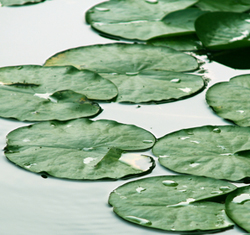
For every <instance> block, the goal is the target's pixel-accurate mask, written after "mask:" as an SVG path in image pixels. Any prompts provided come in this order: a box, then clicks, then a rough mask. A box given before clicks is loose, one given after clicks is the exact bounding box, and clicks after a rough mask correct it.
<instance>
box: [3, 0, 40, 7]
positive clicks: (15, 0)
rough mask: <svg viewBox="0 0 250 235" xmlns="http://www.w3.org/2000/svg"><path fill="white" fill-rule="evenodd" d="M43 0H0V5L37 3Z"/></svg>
mask: <svg viewBox="0 0 250 235" xmlns="http://www.w3.org/2000/svg"><path fill="white" fill-rule="evenodd" d="M43 1H45V0H0V6H1V5H2V6H19V5H24V4H32V3H39V2H43Z"/></svg>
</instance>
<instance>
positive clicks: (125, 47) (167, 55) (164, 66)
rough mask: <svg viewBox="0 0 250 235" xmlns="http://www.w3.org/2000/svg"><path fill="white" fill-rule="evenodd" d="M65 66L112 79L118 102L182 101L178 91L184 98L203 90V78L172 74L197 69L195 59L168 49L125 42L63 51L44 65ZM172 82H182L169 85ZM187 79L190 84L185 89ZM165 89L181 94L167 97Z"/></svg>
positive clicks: (171, 94)
mask: <svg viewBox="0 0 250 235" xmlns="http://www.w3.org/2000/svg"><path fill="white" fill-rule="evenodd" d="M62 65H72V66H75V67H76V68H78V69H90V70H92V71H95V72H97V73H99V74H100V75H101V76H103V77H105V78H107V79H109V80H111V81H112V82H113V83H114V84H115V85H116V86H117V88H118V98H117V101H118V102H133V103H139V102H147V101H150V100H157V101H158V100H169V99H175V98H176V97H179V98H181V95H180V90H178V89H179V88H180V89H184V90H183V91H182V92H181V93H182V95H183V96H182V97H186V96H187V95H188V96H190V95H192V94H195V93H196V92H197V91H198V90H201V89H202V88H203V87H204V82H203V80H202V78H201V77H198V76H196V77H194V76H193V75H192V76H189V75H188V76H187V75H185V76H186V77H187V79H185V78H184V76H183V74H182V73H171V72H172V71H173V72H181V71H188V70H194V69H197V68H198V63H197V61H196V59H195V58H193V57H192V56H189V55H187V54H184V53H181V52H178V51H175V50H173V49H171V48H166V47H156V46H150V45H143V44H122V43H115V44H105V45H93V46H86V47H79V48H75V49H70V50H67V51H64V52H61V53H59V54H56V55H54V56H52V57H51V58H50V59H48V60H47V61H46V64H45V66H62ZM169 71H171V72H169ZM164 77H165V78H164ZM173 79H177V80H178V79H179V81H182V82H183V83H182V82H180V83H179V84H177V83H178V82H173V81H172V82H169V81H171V80H173ZM182 79H183V80H182ZM177 80H174V81H177ZM184 80H186V81H187V83H186V84H187V86H185V87H183V84H185V83H184ZM156 84H157V87H156ZM168 86H169V87H168ZM150 87H151V88H150ZM163 87H164V89H165V88H166V87H168V88H167V89H168V90H172V91H173V90H175V91H178V92H177V95H175V94H173V93H172V92H171V93H170V94H167V92H166V90H165V92H164V93H162V91H161V90H162V88H163ZM186 88H187V89H186ZM156 90H159V92H156ZM171 96H172V97H171ZM149 97H150V98H149Z"/></svg>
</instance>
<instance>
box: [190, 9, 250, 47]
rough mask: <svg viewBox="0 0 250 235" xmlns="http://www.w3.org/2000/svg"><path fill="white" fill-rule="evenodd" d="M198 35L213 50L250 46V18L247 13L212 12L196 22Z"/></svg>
mask: <svg viewBox="0 0 250 235" xmlns="http://www.w3.org/2000/svg"><path fill="white" fill-rule="evenodd" d="M195 29H196V33H197V35H198V37H199V39H200V40H201V42H202V43H203V45H204V46H205V47H206V48H208V49H211V50H222V49H223V50H224V49H234V48H241V47H247V46H250V40H249V39H250V16H249V14H246V13H233V12H210V13H206V14H204V15H202V16H200V17H199V18H198V19H197V20H196V22H195Z"/></svg>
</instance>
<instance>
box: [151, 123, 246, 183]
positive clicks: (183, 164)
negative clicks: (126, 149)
mask: <svg viewBox="0 0 250 235" xmlns="http://www.w3.org/2000/svg"><path fill="white" fill-rule="evenodd" d="M153 153H154V155H156V156H157V157H159V162H160V164H161V165H163V166H165V167H166V168H168V169H170V170H173V171H176V172H179V173H186V174H192V175H200V176H207V177H212V178H216V179H226V180H230V181H239V180H242V179H244V178H247V177H250V157H249V156H250V128H248V127H239V126H202V127H197V128H190V129H183V130H179V131H176V132H173V133H170V134H167V135H166V136H164V137H162V138H160V139H159V140H158V142H157V143H156V144H155V146H154V147H153Z"/></svg>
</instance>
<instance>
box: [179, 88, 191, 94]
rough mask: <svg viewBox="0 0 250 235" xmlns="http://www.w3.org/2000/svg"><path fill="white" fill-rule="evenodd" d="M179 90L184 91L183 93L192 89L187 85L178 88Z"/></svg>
mask: <svg viewBox="0 0 250 235" xmlns="http://www.w3.org/2000/svg"><path fill="white" fill-rule="evenodd" d="M178 89H179V90H181V91H183V92H185V93H189V92H190V91H191V90H192V89H191V88H189V87H186V88H178Z"/></svg>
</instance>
